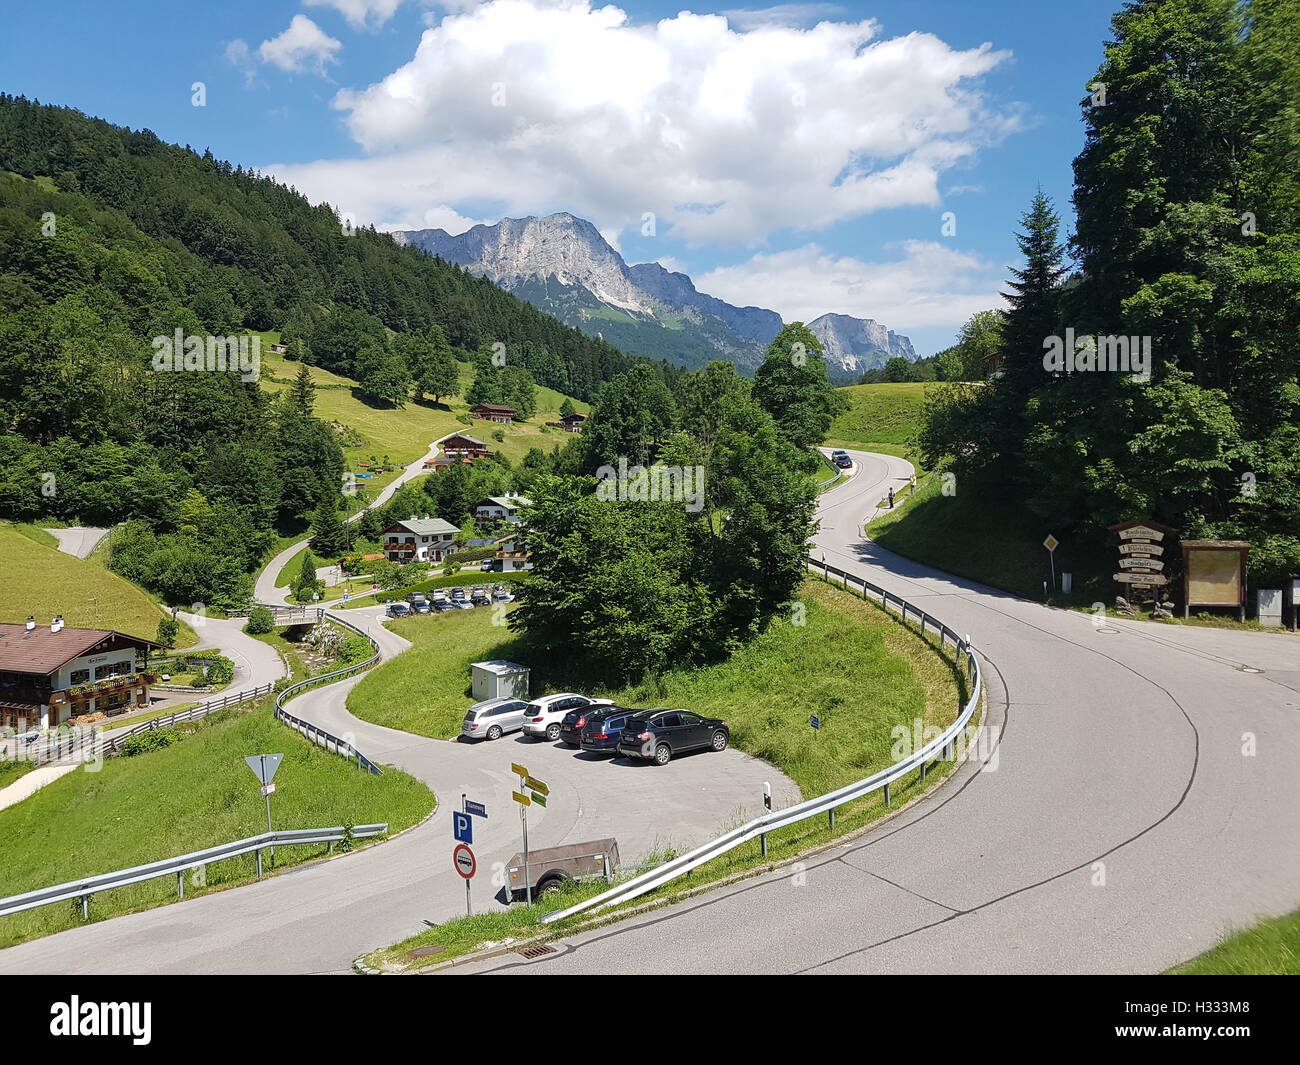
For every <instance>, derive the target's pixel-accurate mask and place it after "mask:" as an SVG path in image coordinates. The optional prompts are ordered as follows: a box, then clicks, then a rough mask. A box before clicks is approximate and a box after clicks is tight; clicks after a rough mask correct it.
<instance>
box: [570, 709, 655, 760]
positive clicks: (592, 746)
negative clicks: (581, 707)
mask: <svg viewBox="0 0 1300 1065" xmlns="http://www.w3.org/2000/svg"><path fill="white" fill-rule="evenodd" d="M638 713H640V711H639V710H629V709H627V708H626V707H623V706H608V707H606V708H605V709H603V710H597V711H596V712H595V713H592V714H588V715H587V723H586V725H584V726H583V729H582V739H581V740H580V741H579V744H578V745H579V746H580V747H581V748H582V749H583V750H584V751H591V752H592V753H593V754H616V753H617V751H618V741H619V737H620V736H621V735H622V732H623V727H624V726H625V725H626V724H627V723H628V721H630V720H631V718H632V717H633V716H634V715H636V714H638Z"/></svg>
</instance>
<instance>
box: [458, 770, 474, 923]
mask: <svg viewBox="0 0 1300 1065" xmlns="http://www.w3.org/2000/svg"><path fill="white" fill-rule="evenodd" d="M460 812H461V813H463V814H466V815H468V814H469V810H467V809H466V808H465V793H464V792H463V791H462V792H461V793H460ZM465 916H466V917H473V916H474V907H473V904H472V903H471V902H470V898H469V881H468V880H466V881H465Z"/></svg>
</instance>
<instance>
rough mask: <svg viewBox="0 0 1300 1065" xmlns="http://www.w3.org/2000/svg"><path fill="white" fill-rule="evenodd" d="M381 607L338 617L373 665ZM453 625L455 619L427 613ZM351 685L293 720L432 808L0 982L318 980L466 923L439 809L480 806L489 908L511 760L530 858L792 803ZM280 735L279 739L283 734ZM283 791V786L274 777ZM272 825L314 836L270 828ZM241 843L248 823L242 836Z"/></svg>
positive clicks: (89, 928) (694, 827) (14, 962)
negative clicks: (201, 976) (384, 717)
mask: <svg viewBox="0 0 1300 1065" xmlns="http://www.w3.org/2000/svg"><path fill="white" fill-rule="evenodd" d="M381 611H382V608H378V607H376V608H370V609H362V610H351V611H348V620H350V621H351V622H353V623H354V624H358V625H361V626H362V627H364V628H365V629H366V630H367V631H368V632H370V633H371V634H372V635H373V636H374V637H375V639H376V640H377V641H378V643H379V645H380V648H381V650H382V651H383V653H384V655H385V657H391V656H392V655H394V654H397V653H400V652H401V651H402V650H404V649H405V648H406V647H408V646H409V644H408V643H407V641H406V640H404V639H402V638H401V637H399V636H397V635H395V634H393V633H391V632H389V631H388V630H387V629H386V628H384V627H383V625H382V624H380V623H379V616H380V614H381ZM425 620H426V621H427V623H429V624H431V625H438V624H442V625H454V624H455V623H456V616H455V615H448V616H430V617H427V618H426V619H425ZM358 680H359V678H358V679H352V680H348V681H345V682H343V683H341V684H336V685H331V686H329V687H326V688H321V689H316V690H313V691H311V692H308V693H306V694H304V695H301V696H299V697H298V698H297V699H295V700H293V702H292V703H291V704H290V709H291V710H292V712H293V713H294V714H295V715H296V716H298V717H301V718H303V719H305V720H308V721H310V722H312V723H313V724H317V725H320V726H321V727H322V728H325V729H328V730H329V731H331V732H333V733H334V734H335V735H338V736H341V737H344V738H346V739H348V740H349V741H351V742H353V743H355V745H356V747H357V748H358V749H359V750H361V751H362V752H364V753H365V754H366V756H367V757H369V758H371V759H372V760H374V761H375V762H378V763H380V764H382V765H393V766H397V767H398V768H400V769H402V770H404V771H405V772H407V773H410V774H411V775H412V776H415V777H418V778H419V779H421V780H424V781H425V782H426V783H428V784H429V785H430V787H432V788H433V790H434V793H435V794H436V795H437V796H438V799H439V802H440V806H439V808H438V810H437V812H436V813H435V814H434V816H433V817H431V818H430V819H429V820H428V821H426V822H424V823H423V824H422V825H420V826H418V827H416V828H414V829H412V830H410V831H408V832H406V833H403V834H401V835H399V836H397V837H396V838H394V839H392V840H390V841H388V842H386V843H382V844H379V845H377V846H374V847H370V848H367V849H365V850H361V851H357V852H354V853H352V854H349V855H341V856H338V857H336V858H334V859H332V860H330V861H326V862H321V863H318V864H315V865H311V866H306V867H302V868H298V869H290V870H286V871H284V872H283V873H281V874H279V875H277V876H274V877H270V878H268V879H266V880H264V881H262V882H261V883H254V884H249V885H246V886H244V887H239V888H233V889H231V890H228V891H222V892H217V893H214V894H211V895H206V896H202V897H198V898H191V899H188V900H186V901H185V902H182V903H178V904H175V905H169V906H163V907H159V908H157V909H153V910H147V911H145V912H143V913H137V914H131V915H128V916H124V917H117V918H113V919H112V920H109V921H103V922H100V923H97V924H91V925H86V926H84V927H80V928H74V929H71V930H69V931H66V932H61V933H59V934H58V935H55V936H49V937H46V938H44V939H39V940H34V941H32V942H29V943H23V944H20V945H18V946H15V947H10V948H8V949H6V950H3V951H0V973H32V972H38V973H316V972H346V971H350V969H351V965H352V962H353V960H354V959H355V958H357V957H358V956H359V955H361V954H363V953H365V952H366V951H369V950H372V949H373V948H375V947H381V946H386V945H388V944H390V943H395V942H398V941H400V940H402V939H405V938H406V937H408V936H411V935H414V934H415V933H416V932H419V931H421V930H422V929H424V928H425V927H427V925H428V924H430V923H437V922H440V921H444V920H446V919H448V918H450V917H455V916H458V915H461V914H463V913H464V912H465V887H464V881H463V880H461V878H460V877H459V875H458V874H457V873H456V872H455V870H454V869H453V868H452V862H451V854H452V847H453V840H452V831H451V814H452V811H453V809H458V808H459V806H460V796H461V794H462V792H465V793H468V795H469V797H470V798H471V799H474V800H477V801H479V802H482V803H485V804H486V805H487V808H488V814H489V816H488V818H487V820H486V821H484V820H482V819H477V818H476V819H475V827H474V831H475V838H474V845H473V850H474V853H475V855H476V857H477V859H478V863H479V870H480V871H479V875H478V876H476V877H475V879H474V881H473V884H472V888H471V891H472V899H473V906H474V910H475V912H476V913H477V912H484V911H485V910H488V909H498V910H499V909H500V906H501V904H500V903H499V902H497V901H496V900H495V899H494V895H495V894H496V892H497V891H498V890H499V884H500V883H502V882H503V881H500V880H499V881H498V883H497V884H495V885H494V884H493V873H494V866H496V865H497V864H498V863H500V864H502V865H504V863H505V862H507V861H508V860H509V859H510V858H511V856H512V855H513V854H514V853H515V852H516V851H517V850H519V849H520V844H521V827H520V821H519V815H518V812H517V807H516V806H515V804H514V803H513V802H512V801H511V799H510V793H511V791H512V790H514V788H515V787H516V786H517V783H518V778H517V777H513V776H512V775H511V774H510V765H511V763H512V762H519V763H522V764H523V765H525V766H526V767H527V768H528V769H529V770H530V771H531V772H532V773H533V775H534V776H535V777H537V778H539V779H541V780H543V781H545V782H546V783H547V784H548V785H549V786H550V789H551V794H550V801H549V803H548V804H547V806H546V808H545V809H541V808H535V809H533V810H532V811H531V812H530V814H529V843H530V845H531V847H533V848H538V847H549V846H555V845H558V844H561V843H577V842H580V841H584V840H594V839H600V838H603V837H606V836H613V837H614V838H615V839H616V840H617V841H618V844H619V851H620V855H621V857H622V860H623V861H624V862H625V863H626V862H635V861H637V860H638V859H639V858H641V857H643V856H644V855H646V854H647V853H648V852H650V851H652V850H656V849H659V848H662V847H664V846H668V845H673V846H676V847H678V848H679V849H683V848H685V847H687V846H690V845H695V844H698V843H701V842H703V841H704V840H705V839H708V838H709V837H710V836H712V835H715V834H717V833H718V832H720V831H722V830H724V829H725V828H726V827H728V826H729V825H730V824H732V823H734V822H736V821H737V820H745V819H748V818H750V817H753V816H756V815H757V813H758V811H759V810H761V809H762V802H763V784H764V782H765V781H770V782H771V784H772V791H773V794H774V796H775V797H776V799H777V801H778V802H780V803H783V804H785V803H791V802H797V801H798V799H799V793H798V789H797V787H796V786H795V784H794V782H793V781H791V780H790V779H789V778H787V777H786V776H785V775H784V774H782V773H781V772H780V771H779V770H777V769H775V768H774V767H773V766H771V765H769V764H767V763H765V762H761V761H759V760H758V759H755V758H751V757H749V756H748V755H744V754H741V753H740V752H738V751H735V750H727V751H724V752H723V753H721V754H716V753H713V752H702V753H700V754H694V755H688V756H686V757H683V758H678V759H674V760H673V761H671V762H669V763H668V765H666V766H663V767H657V766H652V765H650V764H649V763H645V764H640V763H631V762H628V761H624V760H619V761H617V762H614V761H609V760H605V759H601V758H597V757H594V756H591V755H586V754H582V753H578V752H575V751H573V750H572V749H571V748H563V747H559V746H557V745H554V744H549V743H545V742H535V741H533V740H530V739H525V738H522V737H521V736H519V735H518V734H513V735H510V736H507V737H504V738H503V739H501V740H498V741H496V742H481V743H466V744H461V743H449V742H445V741H442V740H432V739H427V738H425V737H422V736H412V735H410V734H408V733H405V732H399V731H396V730H394V729H388V728H382V727H379V726H376V725H371V724H368V723H366V722H363V721H360V720H358V719H357V718H354V717H353V716H352V715H351V714H349V713H348V711H347V708H346V706H345V700H346V696H347V692H348V691H349V690H350V689H351V687H352V686H353V685H354V684H355V683H358ZM287 738H288V737H287V733H286V739H287ZM276 783H277V784H278V785H279V786H280V787H281V788H282V789H284V788H291V787H293V781H292V779H281V778H277V780H276ZM281 827H304V828H306V827H314V826H308V825H302V826H281ZM249 830H250V832H253V831H256V830H257V826H255V825H251V826H249Z"/></svg>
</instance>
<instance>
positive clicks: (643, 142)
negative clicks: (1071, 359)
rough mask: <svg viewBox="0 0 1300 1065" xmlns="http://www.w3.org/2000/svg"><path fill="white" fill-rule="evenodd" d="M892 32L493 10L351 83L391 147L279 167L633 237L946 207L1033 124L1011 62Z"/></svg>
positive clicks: (364, 198)
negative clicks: (1012, 107) (1018, 109)
mask: <svg viewBox="0 0 1300 1065" xmlns="http://www.w3.org/2000/svg"><path fill="white" fill-rule="evenodd" d="M301 17H302V16H298V18H301ZM304 21H305V20H304ZM295 22H297V19H295ZM291 28H292V27H291ZM876 35H877V27H876V25H875V23H874V22H871V21H864V22H844V23H833V22H822V23H820V24H818V25H817V26H815V27H813V28H811V29H798V28H793V27H789V26H780V25H771V24H768V25H763V26H759V27H756V28H754V29H752V30H750V31H748V32H738V31H737V30H735V29H733V28H732V27H731V26H729V25H728V22H727V19H726V18H724V17H722V16H720V15H696V14H692V13H690V12H682V13H680V14H678V15H677V16H675V17H673V18H667V19H662V20H660V21H659V22H656V23H653V24H649V25H638V24H633V23H631V22H630V21H629V19H628V16H627V15H626V13H625V12H623V11H621V10H620V9H618V8H616V7H613V6H606V7H601V8H593V7H592V6H591V4H590V3H589V2H585V0H568V2H562V3H560V4H558V5H557V4H554V3H548V2H546V0H491V2H488V3H483V4H480V5H478V6H475V7H473V8H471V9H468V10H465V11H463V12H461V13H452V14H446V15H444V16H443V17H442V18H441V20H440V21H438V22H437V23H436V25H433V26H432V27H431V28H430V29H428V30H426V31H424V33H423V35H422V37H421V40H420V44H419V47H418V48H417V50H416V53H415V55H414V57H413V58H412V59H411V60H410V62H408V63H406V64H405V65H404V66H402V67H401V68H399V69H398V70H396V71H394V72H393V73H392V74H390V75H388V76H387V77H386V78H384V79H383V80H382V81H379V82H377V83H375V84H373V85H371V86H369V87H368V88H365V89H363V90H361V91H354V90H344V91H341V92H340V93H338V95H337V96H336V97H335V100H334V106H335V107H336V108H338V109H339V110H340V111H342V112H344V113H345V115H346V124H347V128H348V129H349V131H350V132H351V134H352V136H353V138H354V139H355V140H356V141H357V143H358V144H360V145H361V147H362V148H363V149H364V151H365V152H366V153H367V155H368V156H369V158H366V159H363V160H358V161H346V162H345V161H337V160H333V161H332V160H322V161H320V162H316V163H309V164H301V165H294V166H277V167H275V168H274V171H275V173H276V174H277V176H278V177H279V178H280V179H281V180H285V181H290V182H292V183H293V184H295V185H297V187H298V188H299V189H301V190H303V191H305V192H306V193H307V194H308V195H310V196H312V197H313V198H316V199H327V200H330V201H331V202H352V203H355V205H356V210H357V211H358V214H359V216H361V217H368V218H374V219H375V220H376V221H394V220H396V219H405V220H411V219H413V218H418V216H419V215H420V214H421V213H422V212H423V211H425V210H426V209H428V207H429V205H430V204H438V203H442V204H451V205H454V206H457V207H458V208H460V209H464V205H466V204H469V203H473V204H477V205H479V209H480V210H481V209H482V205H484V204H492V205H493V208H494V209H495V208H497V207H498V206H499V208H500V211H501V212H502V213H505V214H512V215H519V214H540V213H545V212H547V211H551V210H569V211H572V212H574V213H575V214H578V215H581V216H583V217H586V218H590V219H591V220H592V221H593V222H594V223H595V224H596V225H597V227H598V228H599V229H600V230H601V231H602V232H603V233H614V234H617V233H618V232H619V231H621V230H623V229H625V228H626V227H628V226H633V227H636V226H639V225H640V220H641V216H642V214H643V213H645V212H647V211H649V212H653V213H654V214H655V215H656V217H657V222H658V226H659V233H660V235H665V236H668V235H670V236H673V237H677V238H683V239H685V240H686V241H687V242H688V243H691V244H701V243H706V242H722V243H733V244H735V243H741V244H743V243H760V242H762V241H764V240H766V239H767V238H768V237H769V235H771V234H772V233H774V232H776V231H779V230H783V229H784V230H789V229H795V230H807V231H815V230H818V229H822V228H824V227H827V226H830V225H832V224H834V223H836V222H841V221H844V220H846V219H850V218H855V217H858V216H861V215H863V214H866V213H868V212H871V211H876V210H882V209H887V208H890V207H899V206H915V205H928V206H935V205H937V204H938V203H939V189H938V185H939V178H940V175H941V174H942V173H943V172H944V171H945V170H947V169H948V168H950V167H952V166H953V165H954V164H956V163H958V162H959V161H965V160H968V159H969V158H970V157H971V156H972V155H973V154H974V153H976V152H977V151H978V150H979V149H980V148H981V147H983V146H985V145H988V144H991V143H994V142H996V141H997V140H998V139H1000V138H1001V137H1002V136H1003V135H1005V134H1006V133H1007V132H1008V131H1009V130H1011V129H1012V128H1014V126H1015V121H1016V120H1015V119H1014V118H1013V117H1009V116H1007V115H1003V114H1000V113H998V112H996V111H995V110H993V109H992V108H991V106H990V105H989V104H988V102H987V101H986V100H985V99H984V98H983V96H982V95H981V93H980V91H979V88H978V80H979V78H980V77H981V76H982V75H983V74H985V73H986V72H988V71H989V70H991V69H992V68H994V67H995V66H997V65H998V64H999V63H1000V62H1002V61H1003V59H1005V58H1006V55H1007V53H1004V52H995V51H993V50H992V48H991V47H990V46H988V45H984V46H981V47H979V48H973V49H967V50H956V49H953V48H951V47H949V46H948V45H947V44H945V43H944V42H943V41H941V40H940V39H939V38H937V37H935V36H933V35H931V34H925V33H913V34H909V35H907V36H904V37H896V38H892V39H888V40H878V39H876ZM266 47H267V46H266V45H263V49H265V48H266Z"/></svg>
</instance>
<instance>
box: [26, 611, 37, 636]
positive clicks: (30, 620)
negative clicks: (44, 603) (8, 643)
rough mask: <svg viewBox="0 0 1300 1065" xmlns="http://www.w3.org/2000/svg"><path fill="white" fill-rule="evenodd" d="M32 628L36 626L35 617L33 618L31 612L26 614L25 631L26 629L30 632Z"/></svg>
mask: <svg viewBox="0 0 1300 1065" xmlns="http://www.w3.org/2000/svg"><path fill="white" fill-rule="evenodd" d="M34 628H36V619H35V618H34V617H33V616H32V615H31V614H28V615H27V631H28V632H31V631H32V629H34Z"/></svg>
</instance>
